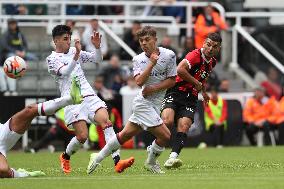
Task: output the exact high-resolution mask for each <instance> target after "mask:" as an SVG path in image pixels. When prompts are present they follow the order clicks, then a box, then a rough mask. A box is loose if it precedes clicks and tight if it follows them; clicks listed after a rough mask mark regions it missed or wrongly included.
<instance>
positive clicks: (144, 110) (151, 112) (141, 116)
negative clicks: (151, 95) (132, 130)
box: [128, 95, 163, 130]
mask: <svg viewBox="0 0 284 189" xmlns="http://www.w3.org/2000/svg"><path fill="white" fill-rule="evenodd" d="M132 110H133V113H132V115H131V116H130V118H129V119H128V121H130V122H132V123H136V124H138V125H140V126H141V127H142V128H143V129H144V130H147V129H148V128H149V127H156V126H159V125H161V124H162V123H163V120H162V119H161V117H160V107H158V106H156V105H154V104H153V103H152V102H150V101H148V100H146V99H145V98H143V97H142V96H140V95H138V96H137V97H135V99H134V100H133V105H132Z"/></svg>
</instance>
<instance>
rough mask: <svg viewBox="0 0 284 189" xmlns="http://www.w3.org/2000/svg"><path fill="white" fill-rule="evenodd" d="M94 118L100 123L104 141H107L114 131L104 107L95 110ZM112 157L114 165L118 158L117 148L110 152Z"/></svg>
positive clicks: (113, 134)
mask: <svg viewBox="0 0 284 189" xmlns="http://www.w3.org/2000/svg"><path fill="white" fill-rule="evenodd" d="M94 120H95V121H96V122H97V123H98V125H100V126H101V127H102V129H103V132H104V136H105V141H106V143H108V142H109V141H110V139H111V138H112V137H113V136H115V132H114V130H113V125H112V122H111V121H110V120H109V114H108V112H107V110H106V108H103V107H102V108H100V109H98V110H97V111H96V114H95V117H94ZM112 158H113V161H114V164H115V165H116V164H117V163H118V162H119V160H120V154H119V150H117V151H115V152H113V153H112Z"/></svg>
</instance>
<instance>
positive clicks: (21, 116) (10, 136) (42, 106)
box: [0, 80, 82, 178]
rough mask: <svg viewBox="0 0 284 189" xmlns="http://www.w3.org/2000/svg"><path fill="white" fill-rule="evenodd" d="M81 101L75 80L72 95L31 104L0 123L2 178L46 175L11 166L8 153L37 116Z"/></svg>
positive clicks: (0, 169) (0, 171)
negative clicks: (3, 122)
mask: <svg viewBox="0 0 284 189" xmlns="http://www.w3.org/2000/svg"><path fill="white" fill-rule="evenodd" d="M81 102H82V97H81V94H80V88H79V85H77V84H76V81H75V80H73V82H72V84H71V92H70V95H68V96H63V97H61V98H57V99H54V100H49V101H46V102H43V103H39V104H33V105H29V106H27V107H25V108H24V109H23V110H22V111H20V112H18V113H16V114H15V115H13V116H12V117H11V118H10V119H9V120H8V121H7V122H6V123H5V124H0V178H17V177H28V176H32V177H35V176H44V175H45V173H44V172H42V171H31V172H29V171H26V170H24V169H18V170H15V169H13V168H10V166H9V165H8V161H7V155H6V153H7V151H9V150H10V149H11V148H12V147H13V146H14V145H15V144H16V142H17V141H18V140H19V138H21V136H22V135H23V134H24V133H25V131H26V130H28V128H29V127H30V125H31V121H32V120H33V119H34V118H35V117H36V116H41V115H52V114H54V113H55V112H56V111H57V110H58V109H60V108H62V107H65V106H68V105H72V104H80V103H81Z"/></svg>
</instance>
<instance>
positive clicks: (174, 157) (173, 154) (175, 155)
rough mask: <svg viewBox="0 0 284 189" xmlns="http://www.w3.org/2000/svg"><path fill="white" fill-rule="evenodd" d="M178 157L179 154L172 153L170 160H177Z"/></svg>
mask: <svg viewBox="0 0 284 189" xmlns="http://www.w3.org/2000/svg"><path fill="white" fill-rule="evenodd" d="M177 157H178V154H177V153H176V152H171V154H170V158H172V159H177Z"/></svg>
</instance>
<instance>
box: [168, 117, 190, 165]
mask: <svg viewBox="0 0 284 189" xmlns="http://www.w3.org/2000/svg"><path fill="white" fill-rule="evenodd" d="M191 125H192V119H191V118H189V117H182V118H179V119H178V121H177V133H176V135H175V136H174V137H173V145H172V151H171V153H170V156H169V159H168V160H167V161H166V162H165V164H164V166H165V167H166V168H168V169H169V168H178V167H180V166H182V161H181V160H180V159H178V156H179V154H180V152H181V150H182V149H183V147H184V144H185V142H186V139H187V132H188V130H189V128H190V126H191Z"/></svg>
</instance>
